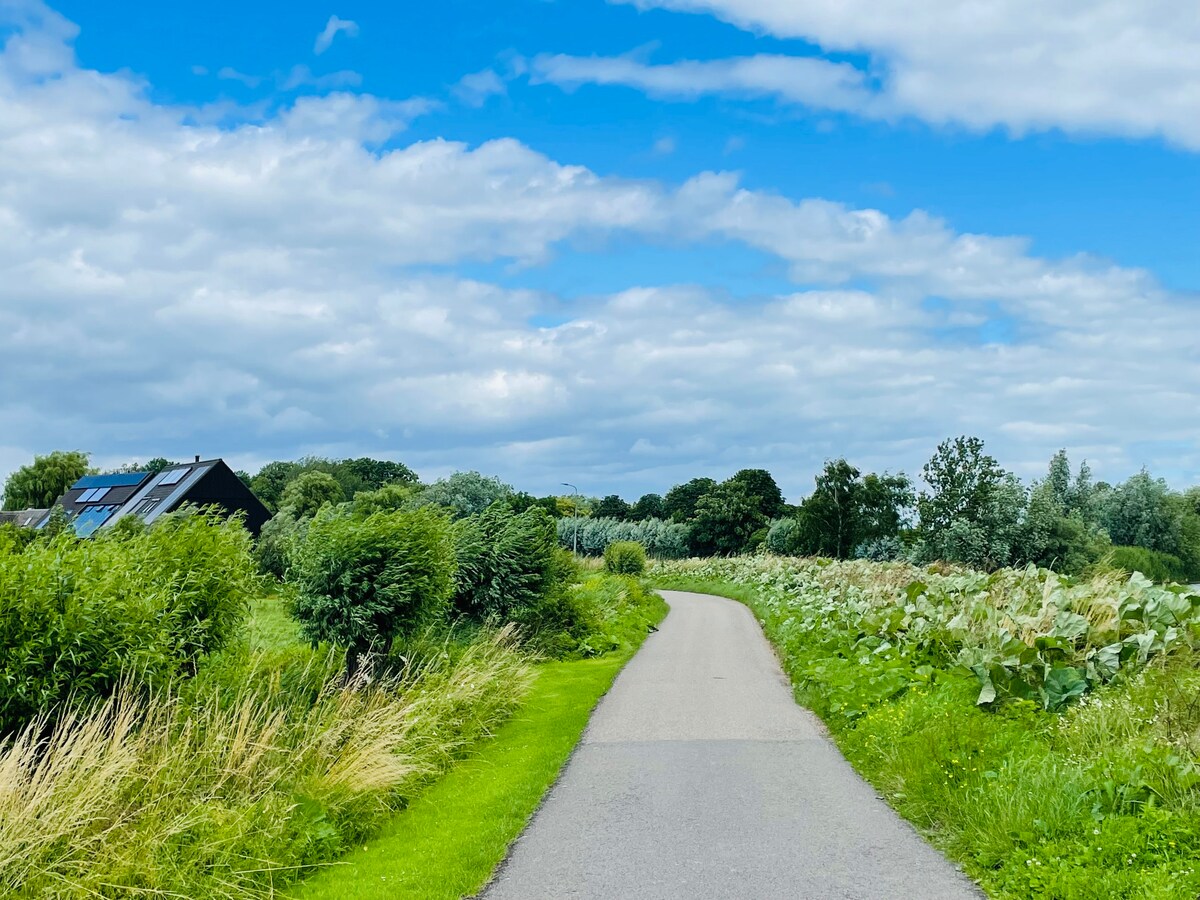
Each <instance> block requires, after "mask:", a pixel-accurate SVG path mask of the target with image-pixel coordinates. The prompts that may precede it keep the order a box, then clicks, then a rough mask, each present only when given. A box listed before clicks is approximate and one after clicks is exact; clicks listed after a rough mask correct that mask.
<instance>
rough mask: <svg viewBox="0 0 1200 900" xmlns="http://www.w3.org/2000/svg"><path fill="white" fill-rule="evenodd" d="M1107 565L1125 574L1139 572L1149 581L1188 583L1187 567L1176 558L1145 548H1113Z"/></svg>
mask: <svg viewBox="0 0 1200 900" xmlns="http://www.w3.org/2000/svg"><path fill="white" fill-rule="evenodd" d="M1108 562H1109V564H1110V565H1111V566H1112V567H1113V568H1115V569H1121V570H1123V571H1125V572H1131V573H1132V572H1141V573H1142V574H1143V575H1145V576H1146V577H1147V578H1149V579H1150V580H1151V581H1159V582H1163V581H1174V582H1179V583H1184V584H1186V583H1187V582H1188V580H1189V579H1188V571H1187V566H1186V565H1185V564H1184V562H1183V560H1181V559H1180V558H1179V557H1178V556H1172V555H1171V554H1170V553H1160V552H1159V551H1157V550H1147V549H1146V548H1145V547H1113V548H1112V552H1111V554H1109V556H1108Z"/></svg>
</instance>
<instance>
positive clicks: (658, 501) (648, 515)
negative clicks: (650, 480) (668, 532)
mask: <svg viewBox="0 0 1200 900" xmlns="http://www.w3.org/2000/svg"><path fill="white" fill-rule="evenodd" d="M629 517H630V518H631V519H633V520H634V521H637V522H641V521H644V520H645V519H666V518H670V517H669V516H668V514H667V504H666V502H665V501H664V500H663V498H662V496H661V495H659V494H643V495H642V496H641V497H639V498H638V501H637V502H636V503H635V504H633V508H632V509H630V511H629Z"/></svg>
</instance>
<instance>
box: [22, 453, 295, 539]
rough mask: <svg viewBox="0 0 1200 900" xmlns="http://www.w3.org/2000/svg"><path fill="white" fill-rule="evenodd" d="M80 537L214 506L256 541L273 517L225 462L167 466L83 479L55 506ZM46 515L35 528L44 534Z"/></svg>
mask: <svg viewBox="0 0 1200 900" xmlns="http://www.w3.org/2000/svg"><path fill="white" fill-rule="evenodd" d="M59 503H60V504H61V505H62V507H63V509H64V510H66V513H67V516H68V517H69V518H70V519H71V523H72V525H73V526H74V528H75V533H76V534H78V535H79V536H80V537H87V536H88V535H90V534H92V533H94V532H95V531H96V529H98V528H101V527H104V526H106V525H112V524H113V523H115V522H116V521H117V520H119V519H121V518H123V517H125V516H136V517H137V518H139V519H141V520H142V521H143V522H145V523H146V524H147V525H149V524H151V523H153V522H154V521H155V520H156V519H158V518H159V517H160V516H163V515H166V514H167V513H170V512H174V511H175V510H177V509H179V507H181V506H183V505H184V504H185V503H186V504H190V505H192V506H216V507H219V508H220V509H222V510H224V511H225V512H227V513H230V514H233V513H237V512H240V513H243V514H244V516H245V519H244V521H245V523H246V528H247V529H249V531H250V533H251V534H253V535H255V536H257V535H258V532H259V531H260V530H261V529H262V526H263V524H264V523H265V522H266V521H267V519H269V518H271V513H270V512H269V511H268V510H267V508H266V507H265V506H263V504H262V501H260V500H259V499H258V498H257V497H255V496H254V494H253V493H252V492H251V490H250V488H248V487H246V485H245V484H244V483H243V482H242V480H241V479H240V478H238V477H237V475H236V474H234V471H233V470H232V469H231V468H229V466H228V465H226V464H225V461H224V460H220V459H208V460H201V459H200V457H198V456H197V457H196V459H195V461H194V462H190V463H182V464H180V465H177V466H169V467H168V468H165V469H163V470H162V471H161V472H157V473H155V474H153V475H152V474H150V473H149V472H122V473H117V474H113V475H85V476H84V477H83V478H80V479H79V480H78V481H77V482H75V483H74V484H73V485H71V488H70V489H69V490H68V491H67V492H66V493H65V494H64V495H63V496H62V498H61V499H60V500H59ZM49 519H50V517H49V515H46V516H44V517H43V518H42V519H41V521H40V522H39V523H38V526H37V527H38V528H42V527H44V526H45V525H46V523H47V522H48V521H49Z"/></svg>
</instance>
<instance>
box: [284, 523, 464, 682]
mask: <svg viewBox="0 0 1200 900" xmlns="http://www.w3.org/2000/svg"><path fill="white" fill-rule="evenodd" d="M454 570H455V557H454V539H453V534H452V529H451V526H450V523H449V521H448V520H447V518H446V515H445V513H444V511H442V510H439V509H437V508H435V507H423V508H421V509H417V510H413V511H411V512H387V513H375V514H374V515H371V516H368V517H367V518H366V519H359V518H357V517H354V516H353V515H352V514H349V513H347V512H344V511H339V510H333V509H329V510H327V511H326V512H323V513H321V514H320V515H318V516H317V517H316V518H314V519H313V521H312V523H311V524H310V525H309V526H308V530H307V532H306V533H305V535H304V538H303V540H301V541H300V542H299V543H298V546H297V547H296V549H295V552H294V553H293V554H292V558H291V567H290V569H289V570H288V577H289V579H291V580H292V581H294V582H295V584H296V586H297V589H298V590H297V596H296V599H295V601H294V606H293V613H294V615H295V617H296V619H297V620H298V621H299V622H300V628H301V630H302V631H303V633H304V635H305V636H306V637H308V638H309V639H310V640H312V641H331V642H333V643H335V644H338V645H340V646H343V647H345V648H346V673H347V675H348V676H349V677H353V676H354V675H355V674H356V673H357V672H358V670H359V666H360V663H361V660H362V657H363V655H364V654H366V653H369V652H382V653H386V652H387V651H388V650H389V649H390V648H391V645H392V642H393V641H394V640H395V639H396V638H397V637H401V636H408V635H411V634H413V633H414V632H416V631H417V630H418V629H420V628H421V627H423V626H425V625H427V624H429V623H431V622H434V621H437V620H438V619H440V618H441V617H442V616H444V614H445V611H446V608H447V604H448V602H449V600H450V598H451V596H452V595H453V593H454Z"/></svg>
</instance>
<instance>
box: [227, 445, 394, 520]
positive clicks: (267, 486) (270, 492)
mask: <svg viewBox="0 0 1200 900" xmlns="http://www.w3.org/2000/svg"><path fill="white" fill-rule="evenodd" d="M312 472H322V473H324V474H326V475H329V476H330V477H331V478H333V479H334V480H335V481H336V482H337V483H338V485H339V486H340V487H341V489H342V497H353V496H354V495H355V494H357V493H359V492H368V493H369V492H371V491H377V490H379V489H380V488H382V487H384V486H386V485H389V484H400V485H410V486H415V485H416V484H417V476H416V474H415V473H414V472H413V471H412V469H410V468H409V467H408V466H406V465H404V463H399V462H392V461H391V460H382V459H371V458H369V457H360V458H358V459H325V458H323V457H317V456H309V457H305V458H304V459H301V460H299V461H297V462H286V461H281V460H279V461H275V462H270V463H267V464H266V465H265V466H263V467H262V468H261V469H259V471H258V473H257V474H256V475H255V476H254V477H253V478H252V479H250V482H249V484H250V489H251V490H253V491H254V493H255V494H256V495H257V496H258V499H260V500H261V501H262V502H263V503H264V504H266V506H267V508H268V509H270V510H272V511H275V510H278V509H279V507H280V506H282V505H283V504H284V500H283V493H284V491H285V490H286V489H287V487H288V485H289V484H291V483H292V482H293V481H295V480H296V479H297V478H299V477H300V476H301V475H304V474H306V473H312ZM333 502H337V501H333Z"/></svg>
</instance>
